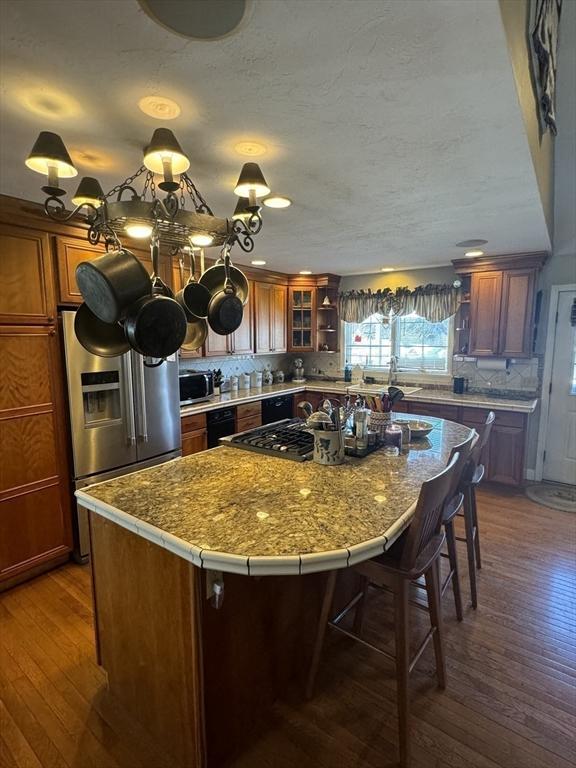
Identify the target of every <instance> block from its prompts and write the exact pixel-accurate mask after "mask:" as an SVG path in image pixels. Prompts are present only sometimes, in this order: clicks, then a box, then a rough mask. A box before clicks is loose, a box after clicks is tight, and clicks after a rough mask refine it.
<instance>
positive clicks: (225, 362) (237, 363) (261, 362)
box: [180, 355, 293, 378]
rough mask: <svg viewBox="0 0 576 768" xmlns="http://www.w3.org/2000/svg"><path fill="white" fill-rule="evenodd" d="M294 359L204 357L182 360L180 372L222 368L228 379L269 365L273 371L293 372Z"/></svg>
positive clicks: (272, 356) (274, 357)
mask: <svg viewBox="0 0 576 768" xmlns="http://www.w3.org/2000/svg"><path fill="white" fill-rule="evenodd" d="M292 360H293V357H292V356H289V355H258V356H254V355H226V357H202V358H185V359H182V358H181V359H180V370H181V371H182V370H189V371H206V370H213V369H218V368H220V369H221V370H222V375H223V376H224V377H225V378H226V377H228V376H232V375H236V376H237V375H238V374H239V373H252V371H263V370H264V369H265V367H266V366H267V365H269V366H270V368H271V370H273V371H276V370H282V371H284V373H285V374H286V375H288V374H289V373H290V372H291V367H292Z"/></svg>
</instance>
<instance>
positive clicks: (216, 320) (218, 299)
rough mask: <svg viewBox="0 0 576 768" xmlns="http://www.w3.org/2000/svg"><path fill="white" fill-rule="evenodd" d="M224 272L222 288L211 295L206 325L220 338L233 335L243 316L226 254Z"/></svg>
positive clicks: (242, 308) (228, 257)
mask: <svg viewBox="0 0 576 768" xmlns="http://www.w3.org/2000/svg"><path fill="white" fill-rule="evenodd" d="M224 270H225V279H224V286H223V288H222V289H221V290H219V291H216V292H215V293H213V294H212V298H211V299H210V304H209V305H208V324H209V326H210V328H212V330H213V331H214V333H218V334H219V335H220V336H227V335H228V334H230V333H233V332H234V331H235V330H236V329H237V328H238V327H239V326H240V324H241V322H242V316H243V314H244V307H243V306H242V301H241V300H240V299H239V298H238V296H237V295H236V289H235V287H234V285H233V284H232V280H231V279H230V271H229V270H230V256H229V254H228V253H226V255H225V256H224ZM208 271H209V270H208ZM204 274H206V273H204Z"/></svg>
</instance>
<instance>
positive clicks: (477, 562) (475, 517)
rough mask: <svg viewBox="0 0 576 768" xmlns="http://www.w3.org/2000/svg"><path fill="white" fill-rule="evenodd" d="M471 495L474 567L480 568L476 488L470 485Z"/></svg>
mask: <svg viewBox="0 0 576 768" xmlns="http://www.w3.org/2000/svg"><path fill="white" fill-rule="evenodd" d="M470 495H471V496H472V516H473V519H474V548H475V550H476V568H478V570H480V568H482V558H481V557H480V530H479V528H478V510H477V508H476V488H474V487H472V489H471V491H470Z"/></svg>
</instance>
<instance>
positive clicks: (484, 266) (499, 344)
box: [453, 253, 546, 357]
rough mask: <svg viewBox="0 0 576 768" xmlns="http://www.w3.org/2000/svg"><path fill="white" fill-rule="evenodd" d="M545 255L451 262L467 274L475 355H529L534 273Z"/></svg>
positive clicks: (472, 349) (462, 272)
mask: <svg viewBox="0 0 576 768" xmlns="http://www.w3.org/2000/svg"><path fill="white" fill-rule="evenodd" d="M545 258H546V255H545V254H541V253H534V254H513V255H509V256H494V257H484V258H481V259H475V260H474V261H473V262H470V261H469V260H468V259H458V260H456V261H454V262H453V263H454V266H455V268H456V272H458V273H459V274H462V275H464V276H466V277H468V276H470V343H469V348H468V354H470V355H474V356H475V357H530V356H531V354H532V324H533V317H534V293H535V291H534V289H535V285H536V275H537V273H538V270H539V269H540V267H541V266H542V264H543V263H544V261H545Z"/></svg>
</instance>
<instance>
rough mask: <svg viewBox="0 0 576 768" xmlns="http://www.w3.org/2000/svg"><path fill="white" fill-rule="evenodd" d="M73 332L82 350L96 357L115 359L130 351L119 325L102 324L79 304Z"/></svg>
mask: <svg viewBox="0 0 576 768" xmlns="http://www.w3.org/2000/svg"><path fill="white" fill-rule="evenodd" d="M74 331H75V333H76V338H77V339H78V341H79V342H80V344H82V346H83V347H84V349H87V350H88V352H91V353H92V354H93V355H98V357H117V356H118V355H123V354H125V353H126V352H128V351H129V350H130V344H129V343H128V341H127V339H126V336H125V335H124V329H123V328H122V326H121V325H120V323H103V322H102V320H100V318H98V317H96V315H95V314H94V313H93V312H92V311H91V310H90V309H89V308H88V305H87V304H81V305H80V307H79V308H78V311H77V312H76V316H75V318H74Z"/></svg>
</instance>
